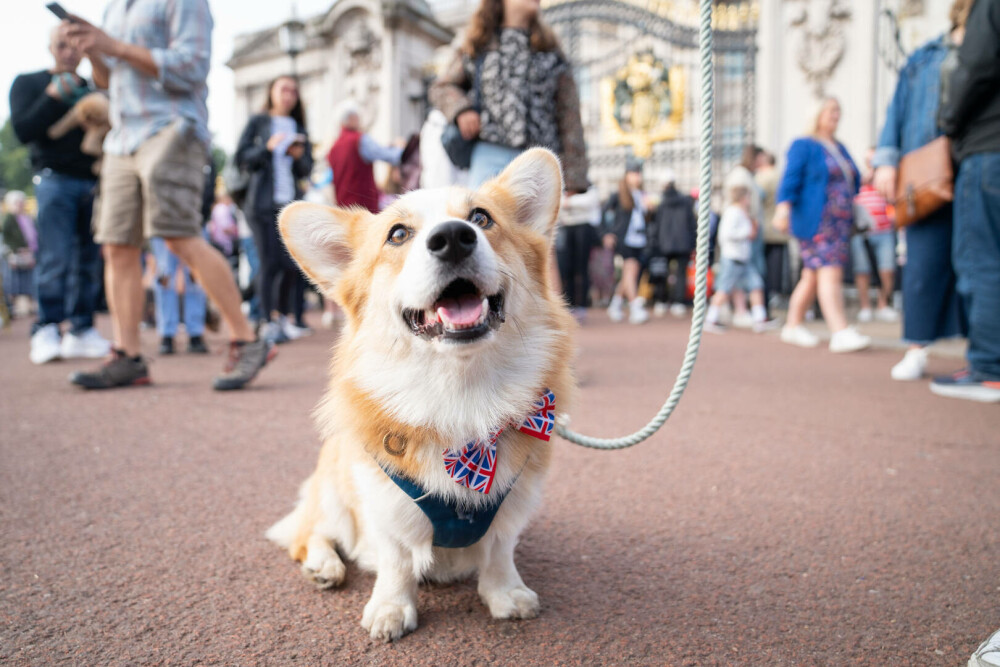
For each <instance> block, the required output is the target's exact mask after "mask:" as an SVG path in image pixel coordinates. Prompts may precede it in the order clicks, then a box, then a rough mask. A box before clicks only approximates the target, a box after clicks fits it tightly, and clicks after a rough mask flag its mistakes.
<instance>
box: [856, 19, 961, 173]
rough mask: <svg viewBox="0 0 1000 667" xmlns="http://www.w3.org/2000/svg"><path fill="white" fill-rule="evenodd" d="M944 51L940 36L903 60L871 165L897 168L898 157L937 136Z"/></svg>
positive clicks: (945, 45)
mask: <svg viewBox="0 0 1000 667" xmlns="http://www.w3.org/2000/svg"><path fill="white" fill-rule="evenodd" d="M948 49H949V40H948V38H947V36H946V35H942V36H940V37H938V38H937V39H934V40H932V41H930V42H927V43H926V44H924V45H923V46H921V47H920V48H919V49H917V50H916V51H914V52H913V54H912V55H910V58H909V59H908V60H907V61H906V65H905V66H904V67H903V70H902V71H901V72H900V73H899V81H898V82H897V83H896V92H895V94H894V95H893V96H892V102H890V103H889V108H888V110H887V111H886V114H885V125H884V126H883V127H882V134H881V135H879V138H878V148H877V149H876V150H875V157H874V158H873V159H872V165H873V166H875V167H884V166H889V167H895V166H898V165H899V158H900V157H901V156H903V155H905V154H906V153H909V152H910V151H912V150H916V149H917V148H920V147H921V146H923V145H925V144H928V143H930V142H931V141H933V140H934V139H936V138H937V137H939V136H941V130H939V129H938V126H937V121H936V117H937V109H938V102H939V99H940V95H941V62H942V61H943V60H944V58H945V56H946V55H948Z"/></svg>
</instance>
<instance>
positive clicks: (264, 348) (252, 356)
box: [212, 338, 278, 391]
mask: <svg viewBox="0 0 1000 667" xmlns="http://www.w3.org/2000/svg"><path fill="white" fill-rule="evenodd" d="M277 354H278V348H276V347H275V346H274V343H272V342H270V341H267V340H264V339H262V338H260V339H257V340H255V341H254V342H252V343H243V342H232V343H230V344H229V360H228V361H227V362H226V366H225V368H223V372H222V375H219V376H218V377H216V378H215V382H213V383H212V387H213V388H214V389H216V390H218V391H230V390H232V389H242V388H243V387H245V386H246V385H247V384H248V383H249V382H250V381H251V380H253V379H254V378H255V377H256V376H257V373H259V372H260V369H262V368H263V367H264V365H265V364H267V362H269V361H271V360H272V359H274V357H275V356H277Z"/></svg>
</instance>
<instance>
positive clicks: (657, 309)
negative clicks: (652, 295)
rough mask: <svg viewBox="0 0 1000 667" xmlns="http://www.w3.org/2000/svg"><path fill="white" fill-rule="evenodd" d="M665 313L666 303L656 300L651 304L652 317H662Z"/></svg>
mask: <svg viewBox="0 0 1000 667" xmlns="http://www.w3.org/2000/svg"><path fill="white" fill-rule="evenodd" d="M666 314H667V304H665V303H661V302H659V301H657V302H656V303H654V304H653V317H663V316H664V315H666Z"/></svg>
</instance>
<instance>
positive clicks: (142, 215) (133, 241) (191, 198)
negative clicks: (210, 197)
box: [94, 120, 208, 247]
mask: <svg viewBox="0 0 1000 667" xmlns="http://www.w3.org/2000/svg"><path fill="white" fill-rule="evenodd" d="M207 167H208V151H207V150H206V148H205V146H204V145H203V144H202V143H201V142H200V141H198V139H197V138H196V137H195V136H194V132H193V130H192V129H191V128H190V125H189V124H188V123H187V122H186V121H183V120H179V121H177V122H175V123H173V124H171V125H168V126H167V127H165V128H163V129H162V130H160V132H158V133H157V134H155V135H153V136H152V137H150V138H149V139H147V140H146V141H145V143H143V144H142V145H141V146H140V147H139V150H137V151H136V152H135V153H133V154H132V155H105V156H104V162H103V164H102V165H101V191H100V197H99V199H98V201H97V202H95V204H94V208H95V211H94V221H95V222H94V240H95V241H97V242H98V243H110V244H112V245H130V246H135V247H141V246H142V242H143V239H144V238H150V237H153V236H159V237H162V238H183V237H190V236H199V235H200V234H201V222H202V220H201V204H202V195H203V192H204V189H205V171H206V169H207Z"/></svg>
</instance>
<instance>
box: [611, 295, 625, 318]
mask: <svg viewBox="0 0 1000 667" xmlns="http://www.w3.org/2000/svg"><path fill="white" fill-rule="evenodd" d="M608 319H609V320H611V321H612V322H621V321H622V320H624V319H625V302H624V301H623V300H622V298H621V297H620V296H618V295H615V296H614V297H612V299H611V304H610V305H609V306H608Z"/></svg>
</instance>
